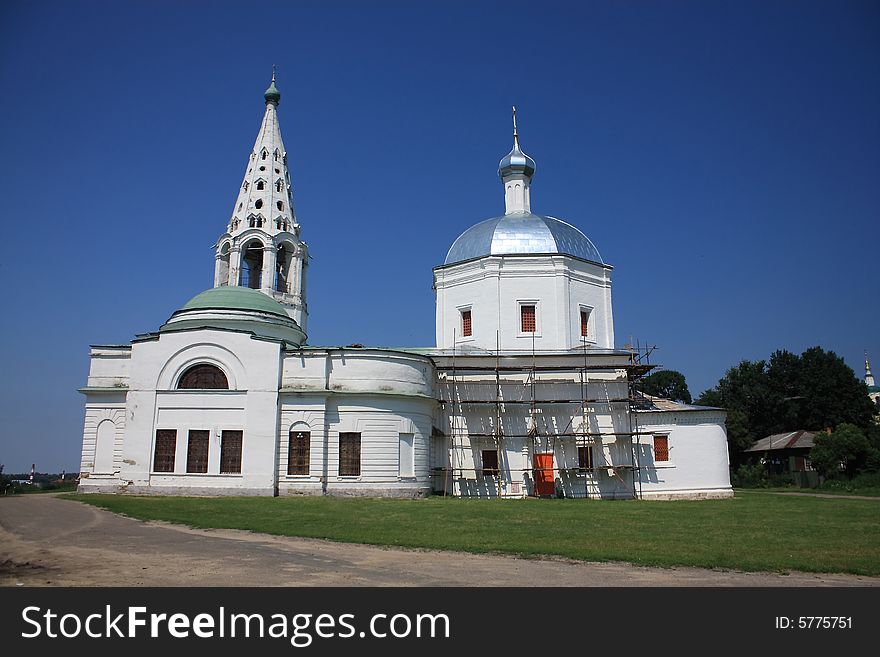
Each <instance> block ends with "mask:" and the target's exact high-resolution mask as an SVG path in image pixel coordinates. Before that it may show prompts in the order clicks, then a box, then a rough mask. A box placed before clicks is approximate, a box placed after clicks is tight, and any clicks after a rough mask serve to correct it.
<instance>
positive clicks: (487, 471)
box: [482, 449, 498, 477]
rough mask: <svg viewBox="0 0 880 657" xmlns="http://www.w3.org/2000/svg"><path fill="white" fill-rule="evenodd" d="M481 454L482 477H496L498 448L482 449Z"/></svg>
mask: <svg viewBox="0 0 880 657" xmlns="http://www.w3.org/2000/svg"><path fill="white" fill-rule="evenodd" d="M482 456H483V476H484V477H497V476H498V450H495V449H484V450H483V455H482Z"/></svg>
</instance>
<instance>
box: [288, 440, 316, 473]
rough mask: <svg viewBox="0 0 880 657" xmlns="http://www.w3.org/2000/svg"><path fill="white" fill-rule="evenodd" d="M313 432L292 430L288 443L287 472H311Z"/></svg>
mask: <svg viewBox="0 0 880 657" xmlns="http://www.w3.org/2000/svg"><path fill="white" fill-rule="evenodd" d="M311 439H312V434H311V432H309V431H291V432H290V436H289V440H288V443H287V474H289V475H307V474H309V450H310V445H311Z"/></svg>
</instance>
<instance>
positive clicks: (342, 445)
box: [339, 433, 361, 477]
mask: <svg viewBox="0 0 880 657" xmlns="http://www.w3.org/2000/svg"><path fill="white" fill-rule="evenodd" d="M360 474H361V434H359V433H340V434H339V476H340V477H359V476H360Z"/></svg>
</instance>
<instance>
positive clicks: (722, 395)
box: [697, 347, 880, 465]
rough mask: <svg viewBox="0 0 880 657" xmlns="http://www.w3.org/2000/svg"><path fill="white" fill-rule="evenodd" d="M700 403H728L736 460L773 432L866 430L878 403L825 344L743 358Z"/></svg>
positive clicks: (732, 445)
mask: <svg viewBox="0 0 880 657" xmlns="http://www.w3.org/2000/svg"><path fill="white" fill-rule="evenodd" d="M697 403H698V404H703V405H707V406H720V407H722V408H725V409H727V411H728V415H727V435H728V443H729V447H730V454H731V460H732V461H736V460H737V457H738V456H739V454H740V452H742V450H744V449H746V448H748V447H749V446H750V445H751V444H752V443H754V441H755V440H758V439H759V438H763V437H765V436H769V435H771V434H775V433H783V432H786V431H796V430H798V429H808V430H814V431H819V430H823V429H825V428H827V427H835V426H837V425H839V424H842V423H849V424H853V425H856V426H857V427H860V428H861V429H863V430H864V429H868V428H869V427H870V426H872V425H873V424H874V422H873V418H874V412H875V407H874V406H873V405H872V404H871V400H870V399H869V398H868V394H867V388H866V387H865V384H864V382H862V381H861V380H859V379H858V378H856V375H855V373H854V372H853V371H852V369H851V368H850V367H849V366H848V365H847V364H846V363H845V362H844V360H843V359H842V358H841V357H840V356H838V355H837V354H835V353H834V352H833V351H825V350H824V349H822V348H821V347H811V348H810V349H807V350H806V351H804V352H803V353H802V354H801V355H800V356H798V355H796V354H793V353H791V352H789V351H785V350H780V351H776V352H774V353H773V354H772V355H771V356H770V360H769V362H767V361H763V360H761V361H747V360H744V361H742V362H741V363H740V364H739V365H737V366H736V367H733V368H731V369H730V370H728V371H727V373H726V374H725V375H724V376H723V377H722V378H721V380H720V381H719V382H718V385H716V386H715V387H714V388H711V389H709V390H706V391H705V392H703V394H701V395H700V397H699V398H698V399H697ZM877 440H878V442H880V437H878V438H877ZM865 465H867V462H866V463H865Z"/></svg>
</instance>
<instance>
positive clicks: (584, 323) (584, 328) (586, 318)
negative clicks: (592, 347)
mask: <svg viewBox="0 0 880 657" xmlns="http://www.w3.org/2000/svg"><path fill="white" fill-rule="evenodd" d="M589 328H590V313H589V312H588V311H586V310H582V311H581V337H582V338H586V337H587V336H589V335H590V331H589Z"/></svg>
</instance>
